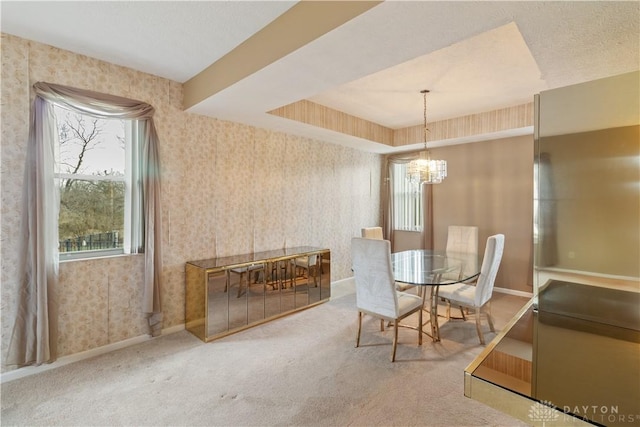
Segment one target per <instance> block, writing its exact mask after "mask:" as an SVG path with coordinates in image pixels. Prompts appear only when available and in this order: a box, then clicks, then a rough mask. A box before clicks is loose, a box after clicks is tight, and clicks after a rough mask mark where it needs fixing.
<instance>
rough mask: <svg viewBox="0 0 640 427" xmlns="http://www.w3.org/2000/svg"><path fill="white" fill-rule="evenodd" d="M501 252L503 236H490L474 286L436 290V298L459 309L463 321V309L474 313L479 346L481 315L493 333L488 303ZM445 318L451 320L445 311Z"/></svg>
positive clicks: (449, 286) (447, 286)
mask: <svg viewBox="0 0 640 427" xmlns="http://www.w3.org/2000/svg"><path fill="white" fill-rule="evenodd" d="M503 251H504V235H503V234H496V235H493V236H490V237H489V238H488V239H487V245H486V247H485V250H484V258H483V260H482V268H481V269H480V276H479V277H478V281H477V283H476V284H475V286H474V285H470V284H465V283H456V284H453V285H446V286H440V287H439V290H438V298H441V299H443V300H445V301H446V302H447V303H448V304H450V305H453V306H458V307H460V312H461V313H462V319H463V320H466V316H465V314H464V310H463V308H470V309H473V310H474V311H475V317H476V330H477V332H478V338H480V344H484V336H483V334H482V327H481V323H480V317H481V315H482V314H485V315H486V316H487V322H488V323H489V328H490V329H491V332H495V329H494V326H493V320H492V319H491V307H490V301H491V295H492V294H493V284H494V282H495V280H496V275H497V274H498V269H499V268H500V261H501V260H502V253H503ZM447 317H448V318H451V316H450V313H449V310H447Z"/></svg>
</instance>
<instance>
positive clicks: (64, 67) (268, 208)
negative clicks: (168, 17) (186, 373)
mask: <svg viewBox="0 0 640 427" xmlns="http://www.w3.org/2000/svg"><path fill="white" fill-rule="evenodd" d="M1 80H2V81H1V91H2V116H1V119H2V128H1V130H2V139H1V156H2V157H1V158H2V169H1V178H2V181H1V184H0V185H1V194H2V207H1V209H2V211H1V214H2V217H1V221H0V225H1V229H2V237H1V239H2V240H1V241H2V248H1V260H2V275H1V279H2V294H1V298H2V306H1V315H2V319H1V320H2V337H1V338H2V341H1V342H2V355H3V356H4V354H5V351H6V348H7V345H8V342H9V337H10V334H11V328H12V326H13V318H12V316H13V310H14V307H15V296H16V292H17V286H18V277H17V269H16V265H17V261H18V260H17V252H16V250H15V248H17V247H18V242H19V229H20V221H21V217H22V213H21V198H22V182H23V172H24V159H25V147H26V141H27V136H28V123H29V109H30V104H31V100H32V94H31V92H30V88H31V86H32V85H33V83H35V82H37V81H46V82H51V83H58V84H63V85H69V86H74V87H79V88H83V89H91V90H95V91H99V92H104V93H109V94H113V95H119V96H125V97H129V98H133V99H138V100H142V101H145V102H148V103H150V104H151V105H153V106H154V107H155V108H156V115H155V123H156V127H157V130H158V134H159V136H160V140H161V146H160V156H161V161H162V172H163V180H162V197H163V212H162V214H163V226H164V228H163V231H164V234H165V235H164V237H163V245H164V248H163V257H164V258H163V263H164V273H163V274H164V289H163V311H164V327H165V328H170V327H172V326H179V325H181V324H183V323H184V265H185V262H186V261H189V260H196V259H204V258H211V257H215V256H226V255H233V254H240V253H247V252H251V251H262V250H268V249H275V248H282V247H293V246H300V245H311V246H319V247H326V248H329V249H330V250H331V259H332V266H331V272H332V277H331V279H332V281H336V280H340V279H343V278H346V277H350V276H351V271H350V239H351V237H352V236H356V235H359V233H360V228H361V227H364V226H371V225H378V224H380V221H381V219H380V216H381V215H380V194H379V190H378V189H379V188H380V179H381V178H380V177H381V168H382V162H383V159H382V157H381V156H380V155H378V154H373V153H367V152H362V151H357V150H353V149H348V148H345V147H341V146H338V145H335V144H331V143H329V142H322V141H317V140H310V139H305V138H300V137H297V136H292V135H287V134H283V133H279V132H273V131H269V130H265V129H257V128H253V127H250V126H246V125H242V124H237V123H231V122H225V121H221V120H217V119H214V118H210V117H204V116H198V115H194V114H190V113H187V112H184V111H183V110H182V86H181V84H180V83H177V82H173V81H170V80H166V79H162V78H160V77H156V76H152V75H149V74H145V73H142V72H139V71H135V70H131V69H127V68H124V67H120V66H117V65H113V64H109V63H106V62H103V61H99V60H96V59H93V58H89V57H86V56H83V55H77V54H74V53H71V52H68V51H63V50H60V49H57V48H53V47H51V46H47V45H43V44H40V43H35V42H32V41H28V40H24V39H21V38H18V37H14V36H10V35H6V34H2V79H1ZM142 261H143V257H142V256H140V255H132V256H120V257H113V258H104V259H94V260H87V261H68V262H64V263H61V265H60V284H59V288H58V296H59V304H60V310H59V311H60V317H59V322H60V324H59V329H60V331H59V332H60V336H59V340H58V348H59V352H60V354H59V355H60V356H65V355H70V354H74V353H78V352H82V351H86V350H90V349H93V348H97V347H100V346H104V345H107V344H111V343H115V342H119V341H122V340H126V339H129V338H133V337H137V336H140V335H144V334H146V332H147V328H146V322H145V320H144V318H143V316H142V313H141V292H142V288H141V284H142V275H143V263H142ZM3 360H4V357H3ZM1 369H2V371H3V372H4V371H7V370H10V369H11V367H7V366H2V368H1Z"/></svg>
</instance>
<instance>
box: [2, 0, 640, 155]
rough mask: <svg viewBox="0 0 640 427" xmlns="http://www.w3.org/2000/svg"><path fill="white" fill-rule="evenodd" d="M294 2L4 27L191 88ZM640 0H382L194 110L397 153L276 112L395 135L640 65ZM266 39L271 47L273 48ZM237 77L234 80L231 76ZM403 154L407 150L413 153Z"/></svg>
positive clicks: (140, 6)
mask: <svg viewBox="0 0 640 427" xmlns="http://www.w3.org/2000/svg"><path fill="white" fill-rule="evenodd" d="M295 4H296V2H276V1H267V2H264V1H255V2H254V1H213V2H211V1H185V2H170V1H159V2H156V1H144V2H133V1H129V2H55V1H52V2H9V1H2V2H1V3H0V6H1V12H2V15H1V30H2V32H6V33H10V34H15V35H18V36H21V37H24V38H27V39H32V40H36V41H39V42H43V43H47V44H50V45H53V46H57V47H60V48H63V49H68V50H71V51H74V52H78V53H82V54H85V55H89V56H92V57H96V58H99V59H103V60H106V61H109V62H112V63H115V64H119V65H123V66H128V67H131V68H134V69H138V70H141V71H144V72H148V73H151V74H155V75H159V76H161V77H166V78H169V79H172V80H176V81H179V82H187V81H188V80H189V79H191V78H193V77H195V76H197V75H198V74H199V73H200V72H201V71H202V70H203V69H205V68H206V67H208V66H209V65H211V64H213V63H214V62H216V61H218V60H219V59H220V58H222V57H224V55H225V54H227V53H228V52H230V51H232V50H234V49H235V50H236V52H237V53H240V54H241V53H242V51H241V50H240V49H241V48H242V43H243V42H244V41H246V40H247V39H248V38H249V37H250V36H252V35H254V34H256V33H257V32H258V31H259V30H261V29H262V28H264V27H265V26H266V25H268V24H269V23H270V22H272V21H273V20H274V19H276V18H277V17H279V16H281V15H282V14H283V13H286V12H287V11H289V10H290V9H291V8H292V7H293V6H294V5H295ZM639 42H640V2H637V1H626V2H610V1H603V2H598V1H591V2H570V1H566V2H562V1H561V2H533V1H517V2H460V1H453V2H430V1H392V0H387V1H385V2H382V3H380V4H379V5H376V6H374V7H372V8H371V9H369V10H368V11H366V12H364V13H362V14H360V15H359V16H356V17H354V18H353V19H351V20H350V21H348V22H346V23H344V24H343V25H340V26H339V27H338V28H335V29H333V30H331V31H329V32H327V33H326V34H324V35H322V36H320V37H318V38H316V39H315V40H312V41H311V42H309V43H307V44H306V45H304V46H302V47H300V48H298V49H296V50H294V51H292V52H290V53H287V54H285V55H283V56H282V57H281V58H279V59H277V60H275V61H273V62H271V63H270V64H268V65H266V66H264V67H263V68H261V69H260V70H258V71H256V72H253V73H252V74H250V75H248V76H246V77H243V78H238V80H237V81H235V82H234V83H233V84H231V85H229V86H228V87H226V88H224V89H223V90H220V91H218V92H216V93H212V94H211V96H208V97H207V98H206V99H204V100H203V101H202V102H198V103H197V104H195V105H192V106H188V111H192V112H195V113H198V114H205V115H209V116H213V117H218V118H221V119H225V120H233V121H238V122H242V123H247V124H251V125H255V126H261V127H266V128H271V129H277V130H282V131H286V132H291V133H295V134H299V135H303V136H307V137H311V138H319V139H323V140H328V141H331V142H334V143H339V144H344V145H348V146H352V147H355V148H360V149H369V150H372V151H378V152H385V151H386V152H388V151H389V150H391V149H390V148H380V147H379V146H378V145H376V144H373V143H369V142H368V141H364V140H361V139H358V138H353V137H349V136H346V135H342V134H337V133H336V132H330V131H326V130H324V129H320V128H316V127H313V126H309V125H304V124H301V123H297V122H294V121H292V120H287V119H283V118H280V117H274V116H272V115H270V114H267V111H270V110H272V109H275V108H278V107H281V106H283V105H287V104H290V103H294V102H297V101H299V100H302V99H308V100H310V101H313V102H315V103H318V104H322V105H325V106H327V107H330V108H332V109H336V110H339V111H343V112H345V113H347V114H350V115H353V116H356V117H360V118H363V119H366V120H369V121H372V122H375V123H378V124H381V125H383V126H386V127H390V128H401V127H407V126H412V125H416V124H419V123H421V122H422V113H423V111H422V95H420V93H419V92H420V90H421V89H430V90H431V93H430V94H429V96H428V104H429V107H428V116H429V121H434V120H441V119H447V118H453V117H459V116H463V115H467V114H472V113H478V112H483V111H488V110H494V109H499V108H504V107H508V106H513V105H517V104H521V103H526V102H530V101H532V99H533V95H534V94H536V93H539V92H540V91H542V90H546V89H551V88H555V87H560V86H566V85H570V84H575V83H582V82H584V81H588V80H594V79H598V78H602V77H607V76H611V75H617V74H621V73H625V72H629V71H634V70H638V69H639V68H640V56H639V52H640V45H639ZM268 48H269V46H268V44H265V45H264V49H268ZM229 72H233V70H230V71H229ZM405 148H406V147H405Z"/></svg>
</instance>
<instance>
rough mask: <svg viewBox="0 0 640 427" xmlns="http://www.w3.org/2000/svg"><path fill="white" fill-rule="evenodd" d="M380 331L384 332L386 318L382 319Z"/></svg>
mask: <svg viewBox="0 0 640 427" xmlns="http://www.w3.org/2000/svg"><path fill="white" fill-rule="evenodd" d="M380 332H384V319H380Z"/></svg>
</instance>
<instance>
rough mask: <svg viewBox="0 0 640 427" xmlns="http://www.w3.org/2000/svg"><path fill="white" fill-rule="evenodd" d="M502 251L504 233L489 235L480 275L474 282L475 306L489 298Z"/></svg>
mask: <svg viewBox="0 0 640 427" xmlns="http://www.w3.org/2000/svg"><path fill="white" fill-rule="evenodd" d="M503 251H504V234H495V235H493V236H489V238H488V239H487V245H486V247H485V250H484V258H483V259H482V268H481V270H480V277H478V283H477V284H476V293H475V306H476V307H481V306H483V305H484V304H485V303H486V302H487V301H489V300H490V299H491V294H492V293H493V284H494V282H495V280H496V275H497V274H498V268H500V261H501V260H502V253H503Z"/></svg>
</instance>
